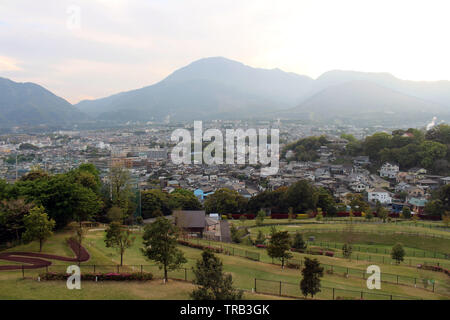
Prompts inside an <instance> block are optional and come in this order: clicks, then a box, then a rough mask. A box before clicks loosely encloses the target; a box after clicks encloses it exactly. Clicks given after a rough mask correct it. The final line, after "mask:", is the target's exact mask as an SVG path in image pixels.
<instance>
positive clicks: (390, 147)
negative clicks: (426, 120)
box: [345, 124, 450, 175]
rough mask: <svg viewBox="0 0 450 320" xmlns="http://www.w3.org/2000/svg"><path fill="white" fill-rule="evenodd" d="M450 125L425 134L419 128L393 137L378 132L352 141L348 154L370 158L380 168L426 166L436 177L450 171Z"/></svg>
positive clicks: (398, 133)
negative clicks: (391, 165)
mask: <svg viewBox="0 0 450 320" xmlns="http://www.w3.org/2000/svg"><path fill="white" fill-rule="evenodd" d="M449 132H450V126H448V125H444V124H442V125H439V126H436V127H435V128H433V129H431V130H429V131H427V132H424V131H421V130H417V129H408V130H395V131H393V132H392V134H388V133H385V132H378V133H375V134H373V135H371V136H368V137H366V138H365V139H364V140H356V139H354V138H353V139H352V137H351V136H349V135H346V136H345V138H347V139H348V140H349V143H348V144H347V146H346V150H347V153H348V154H349V155H352V156H357V155H362V154H364V155H368V156H369V157H370V160H371V161H372V162H374V163H375V164H376V165H380V164H381V163H383V162H386V161H388V162H394V163H398V164H399V166H400V167H401V168H404V169H409V168H412V167H424V168H426V169H428V170H430V171H431V172H434V173H436V174H442V175H446V174H448V173H449V172H450V165H449V161H450V134H449Z"/></svg>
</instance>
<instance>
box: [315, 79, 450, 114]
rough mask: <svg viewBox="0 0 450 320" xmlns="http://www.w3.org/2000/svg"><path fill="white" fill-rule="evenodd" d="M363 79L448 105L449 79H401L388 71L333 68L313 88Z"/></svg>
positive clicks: (449, 94)
mask: <svg viewBox="0 0 450 320" xmlns="http://www.w3.org/2000/svg"><path fill="white" fill-rule="evenodd" d="M356 80H365V81H370V82H373V83H375V84H378V85H380V86H383V87H386V88H389V89H392V90H396V91H398V92H402V93H404V94H407V95H410V96H413V97H417V98H420V99H423V100H428V101H432V102H435V103H438V104H440V105H442V106H450V81H444V80H442V81H411V80H401V79H398V78H396V77H394V76H393V75H391V74H389V73H374V72H357V71H342V70H333V71H328V72H325V73H324V74H322V75H321V76H320V77H319V78H317V80H316V81H315V84H314V87H315V90H320V89H324V88H326V87H330V86H332V85H337V84H341V83H344V82H350V81H356Z"/></svg>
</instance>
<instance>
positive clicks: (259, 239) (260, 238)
mask: <svg viewBox="0 0 450 320" xmlns="http://www.w3.org/2000/svg"><path fill="white" fill-rule="evenodd" d="M264 242H266V237H265V236H264V233H263V232H262V231H261V230H258V235H257V236H256V240H255V244H264Z"/></svg>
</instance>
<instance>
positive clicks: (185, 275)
mask: <svg viewBox="0 0 450 320" xmlns="http://www.w3.org/2000/svg"><path fill="white" fill-rule="evenodd" d="M184 281H187V268H184Z"/></svg>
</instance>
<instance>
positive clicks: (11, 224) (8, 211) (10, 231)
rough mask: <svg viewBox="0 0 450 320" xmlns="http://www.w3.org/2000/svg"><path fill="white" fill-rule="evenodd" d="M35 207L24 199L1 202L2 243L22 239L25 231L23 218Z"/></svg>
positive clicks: (0, 233) (0, 230) (0, 227)
mask: <svg viewBox="0 0 450 320" xmlns="http://www.w3.org/2000/svg"><path fill="white" fill-rule="evenodd" d="M33 206H34V205H33V204H32V203H26V202H25V201H24V200H23V199H11V200H9V201H2V202H0V242H3V241H5V242H6V241H9V240H12V239H15V240H19V239H20V235H21V234H22V233H23V231H24V229H25V226H24V223H23V218H24V216H25V215H26V214H28V213H29V212H30V209H31V208H32V207H33Z"/></svg>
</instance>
